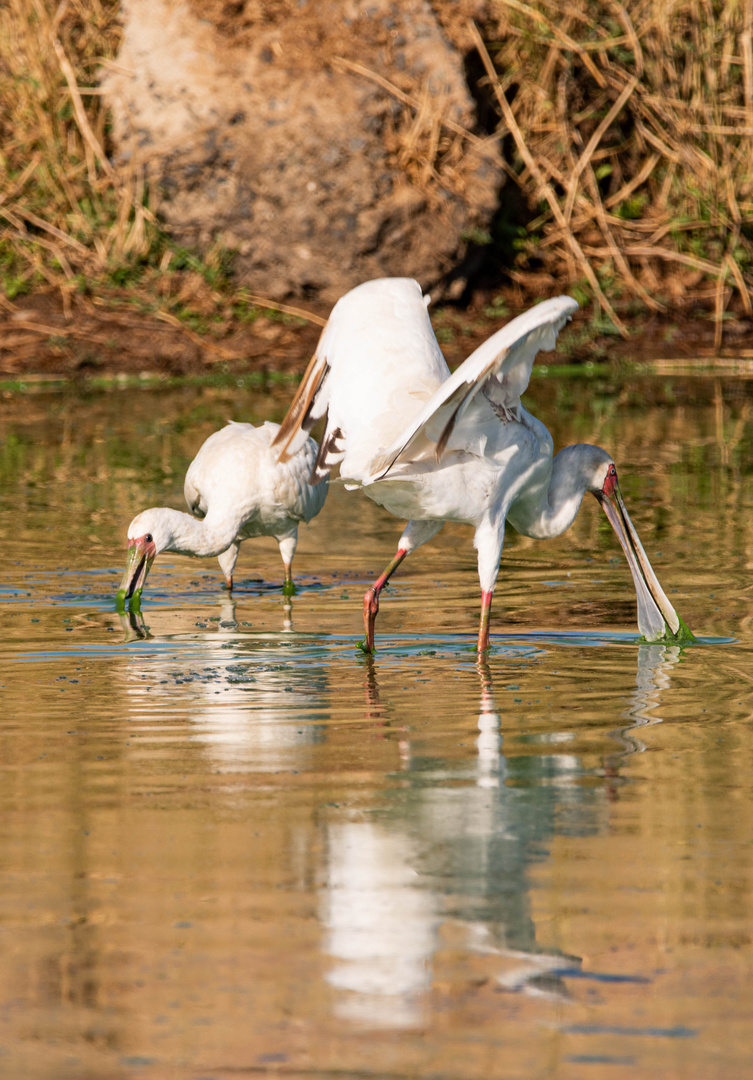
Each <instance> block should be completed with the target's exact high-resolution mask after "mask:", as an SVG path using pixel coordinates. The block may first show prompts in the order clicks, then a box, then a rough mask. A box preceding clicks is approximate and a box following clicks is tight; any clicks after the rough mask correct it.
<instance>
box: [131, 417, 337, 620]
mask: <svg viewBox="0 0 753 1080" xmlns="http://www.w3.org/2000/svg"><path fill="white" fill-rule="evenodd" d="M279 430H280V428H279V424H272V423H269V422H267V423H265V424H262V425H261V427H254V426H253V424H237V423H234V422H233V421H231V422H230V423H229V424H228V425H227V426H226V427H224V428H221V429H220V430H219V431H215V433H214V434H213V435H210V436H209V438H208V439H207V440H206V442H205V443H204V444H203V446H202V447H201V449H200V450H199V452H198V454H197V455H196V457H195V458H194V459H193V461H192V462H191V464H190V465H189V466H188V472H187V473H186V480H185V485H184V488H183V493H184V495H185V499H186V503H187V504H188V508H189V510H190V511H191V514H193V515H195V516H193V517H192V516H191V514H186V513H183V511H181V510H171V509H169V508H168V507H164V506H160V507H152V509H151V510H144V511H143V512H142V513H140V514H138V515H137V516H136V517H135V518H134V519H133V521H132V522H131V524H130V525H129V526H128V561H127V563H126V569H125V573H124V574H123V580H122V581H121V583H120V589H119V590H118V601H119V602H120V603H121V604H122V603H123V601H125V600H130V599H131V597H134V596H135V597H136V598H137V599H138V597H139V596H140V595H141V591H142V589H143V588H144V583H145V581H146V577H147V574H148V573H149V567H150V566H151V564H152V561H153V560H154V557H155V556H156V555H158V554H159V553H160V551H175V552H178V553H179V554H181V555H195V556H205V555H206V556H210V555H216V556H218V558H219V563H220V567H221V568H222V572H223V574H224V575H225V581H226V583H227V587H228V589H232V587H233V570H234V568H235V563H236V560H237V558H238V549H239V547H240V544H241V542H242V541H243V540H249V539H251V538H252V537H254V536H273V537H274V538H275V540H277V542H278V544H279V545H280V554H281V555H282V561H283V565H284V567H285V586H284V589H285V591H286V592H288V593H289V592H292V590H293V579H292V577H291V564H292V562H293V555H294V554H295V549H296V545H297V543H298V524H299V522H301V521H306V522H308V521H311V519H312V518H313V517H316V515H317V514H318V513H319V511H320V510H321V508H322V506H324V500H325V498H326V496H327V486H326V484H325V485H323V486H319V485H317V486H313V485H312V484H310V483H309V482H308V475H309V473H310V472H311V470H312V468H313V467H314V463H315V460H316V454H317V450H318V447H317V444H316V443H315V442H314V440H313V439H307V438H305V436H304V439H303V440H302V441H301V442H300V445H299V447H298V448H297V450H296V452H295V453H294V454H293V455H292V456H290V457H289V459H288V460H286V461H285V462H284V463H280V462H278V461H277V456H278V455H277V451H275V450H273V449H272V444H273V440H274V439H275V437H276V435H277V434H278V432H279Z"/></svg>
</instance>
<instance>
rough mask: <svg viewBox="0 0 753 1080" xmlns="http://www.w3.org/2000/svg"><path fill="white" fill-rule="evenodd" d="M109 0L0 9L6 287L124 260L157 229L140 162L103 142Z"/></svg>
mask: <svg viewBox="0 0 753 1080" xmlns="http://www.w3.org/2000/svg"><path fill="white" fill-rule="evenodd" d="M118 10H119V4H118V3H117V2H116V0H67V2H65V0H64V2H63V3H60V4H59V5H57V6H56V5H54V4H52V3H50V2H49V0H6V2H5V3H4V4H3V5H2V7H0V57H2V60H1V61H0V99H1V100H2V101H3V110H2V114H1V116H0V145H1V146H2V151H1V152H0V193H1V194H0V268H1V269H2V276H3V283H4V285H5V289H6V292H7V293H8V294H10V295H12V294H13V293H15V292H18V291H22V290H23V289H24V288H26V287H28V286H29V284H30V283H32V284H33V283H37V282H40V281H47V282H48V283H50V284H52V285H55V286H59V287H60V288H61V290H62V292H63V296H64V298H67V297H69V294H70V292H71V291H72V289H74V288H75V287H76V278H77V276H78V275H81V274H84V275H89V274H91V273H93V272H99V271H102V270H104V269H105V268H108V269H112V268H113V267H117V266H121V265H124V264H128V263H132V262H133V261H134V260H138V259H140V258H143V257H144V256H145V255H146V254H147V252H149V251H150V249H151V248H152V247H153V244H154V239H155V235H156V232H157V230H156V229H155V219H154V214H153V211H152V209H151V207H150V206H149V188H148V184H147V182H146V178H145V176H144V174H143V171H142V172H139V171H137V170H135V169H134V170H131V171H129V172H127V173H122V172H117V171H116V170H115V169H114V168H113V166H112V165H111V164H110V161H109V160H108V157H107V154H106V151H105V146H106V137H107V131H106V128H107V116H106V111H105V109H104V108H103V106H102V102H101V98H100V96H99V93H98V87H97V71H98V69H99V67H100V66H101V64H102V63H103V62H106V61H107V60H109V59H111V58H112V56H113V55H114V53H115V52H116V50H117V46H118V42H119V37H120V30H119V26H118V22H117V16H118Z"/></svg>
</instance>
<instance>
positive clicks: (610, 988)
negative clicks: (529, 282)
mask: <svg viewBox="0 0 753 1080" xmlns="http://www.w3.org/2000/svg"><path fill="white" fill-rule="evenodd" d="M289 397H290V389H289V388H287V389H284V388H281V389H278V390H275V391H270V393H269V394H266V395H261V394H250V393H249V392H248V391H246V390H242V389H239V388H237V387H236V388H233V389H209V388H201V389H200V388H189V389H183V390H171V391H163V392H159V391H149V392H143V391H142V392H136V391H125V390H124V391H120V392H115V391H112V392H109V393H104V392H103V393H100V394H91V395H89V396H88V397H81V396H75V395H72V394H68V393H58V394H52V393H49V394H48V393H39V394H35V395H32V396H29V397H19V396H6V397H5V398H4V399H2V400H0V435H1V436H2V444H1V447H0V468H1V470H2V472H1V478H0V531H1V533H2V544H3V567H4V573H3V578H2V581H1V582H0V599H2V605H1V606H0V624H1V625H2V643H1V644H0V690H1V692H2V711H1V713H0V747H1V748H2V752H1V755H0V769H1V770H2V782H1V783H0V1075H2V1076H7V1077H9V1078H14V1080H15V1078H24V1080H38V1078H44V1080H95V1078H96V1080H109V1078H118V1080H119V1078H121V1077H129V1076H139V1077H144V1078H147V1080H157V1078H159V1080H162V1078H170V1080H173V1078H175V1080H210V1078H214V1080H229V1078H231V1077H242V1076H259V1075H262V1076H263V1075H270V1076H272V1075H275V1076H278V1075H279V1076H290V1077H294V1078H301V1080H304V1078H308V1077H320V1078H330V1077H331V1078H339V1080H347V1078H350V1077H358V1078H360V1077H374V1078H382V1077H386V1078H395V1080H402V1078H406V1080H407V1078H414V1077H416V1078H421V1080H424V1078H426V1080H428V1078H432V1080H433V1078H439V1077H441V1078H452V1080H476V1078H479V1080H481V1078H484V1080H486V1078H491V1080H497V1078H523V1080H528V1078H534V1077H542V1078H544V1077H547V1078H548V1077H557V1078H564V1080H570V1078H573V1080H575V1078H578V1080H580V1078H582V1077H595V1078H597V1080H601V1078H605V1077H606V1078H611V1077H618V1076H625V1077H630V1078H631V1080H633V1078H636V1077H638V1078H647V1080H648V1078H652V1080H653V1078H655V1077H657V1076H662V1077H683V1078H688V1077H689V1078H695V1077H698V1078H708V1077H725V1078H727V1077H743V1076H747V1075H751V1072H753V1025H751V1002H752V1001H753V970H752V964H753V947H752V945H751V933H752V932H753V805H752V803H753V733H752V731H751V720H752V719H753V662H751V661H752V656H753V648H752V647H753V630H752V629H751V613H752V612H753V573H752V572H751V571H752V569H753V513H752V511H753V434H752V431H751V412H752V408H751V402H752V401H753V386H752V385H751V384H750V383H746V382H745V381H743V380H738V379H731V378H730V379H727V380H718V381H716V382H714V381H712V380H709V379H691V378H685V379H683V378H675V379H670V378H666V379H662V380H659V379H642V380H638V379H635V378H633V379H626V380H624V381H620V380H619V379H615V380H614V381H613V382H605V381H598V380H588V381H585V380H584V381H577V382H574V381H571V380H564V379H561V380H559V379H546V380H540V381H538V382H537V383H536V384H535V385H534V386H533V387H532V393H531V394H530V395H529V398H528V404H529V408H531V409H532V411H534V412H535V413H536V414H537V415H538V416H539V417H541V418H542V419H543V420H544V421H545V422H546V423H547V424H548V426H549V427H550V429H551V430H552V432H553V435H554V437H555V443H556V444H557V445H558V446H560V445H563V444H564V443H566V442H574V441H592V442H598V443H600V444H601V445H603V446H606V447H608V448H609V449H610V450H611V451H612V452H613V453H614V456H615V459H616V461H617V463H618V469H619V470H620V479H621V484H622V488H623V491H624V493H625V496H626V500H627V502H628V505H629V508H630V511H631V514H632V517H633V520H634V522H635V524H636V527H637V529H638V531H639V533H640V535H641V537H642V539H643V541H644V545H645V547H646V549H647V551H648V554H649V556H650V558H651V560H652V562H653V564H654V567H655V569H656V570H657V573H658V575H659V577H660V579H661V581H662V583H663V585H664V587H665V589H666V590H667V592H668V594H669V595H670V598H671V599H672V601H673V602H674V603H675V605H676V606H677V608H678V610H679V611H680V613H681V614H682V615H683V617H684V618H685V620H686V621H687V622H688V624H689V625H690V626H691V627H692V628H693V629H694V630H695V631H696V633H697V634H699V635H701V637H702V640H701V641H700V642H699V643H698V644H696V645H693V646H690V647H687V648H684V649H679V648H676V647H665V646H661V645H645V644H639V642H638V638H637V630H636V627H635V605H634V594H633V590H632V585H631V583H630V578H629V575H628V571H627V567H626V565H625V562H624V559H623V557H622V554H621V552H620V550H619V548H618V546H617V544H616V541H615V540H614V538H613V536H612V534H611V530H610V529H609V526H608V524H607V523H606V521H604V520H603V515H601V514H600V512H599V509H598V506H597V505H596V503H595V501H594V500H588V504H586V505H584V507H583V508H582V510H581V513H580V515H579V518H578V520H577V521H576V524H575V526H574V527H573V528H572V529H571V530H570V532H569V533H568V534H566V535H565V536H564V537H562V538H561V539H559V540H557V541H550V542H548V543H537V542H534V541H528V540H525V539H522V538H520V537H517V536H516V535H515V534H514V533H513V532H512V530H510V531H509V533H508V538H507V546H506V549H505V553H504V555H503V563H502V571H501V574H500V582H499V586H498V590H497V594H496V596H495V604H494V609H493V615H492V641H493V647H492V651H491V655H490V658H489V662H488V664H487V665H485V666H484V667H482V668H479V667H478V666H477V664H476V661H475V657H474V652H473V647H474V643H475V634H476V626H477V617H478V607H479V590H478V580H477V575H476V567H475V555H474V552H473V549H472V544H471V534H470V530H469V529H466V528H462V527H456V526H446V527H445V529H444V530H443V531H442V532H441V533H440V534H439V535H438V536H437V537H436V538H435V540H434V541H433V542H432V543H430V544H429V545H427V546H426V548H425V549H422V550H421V551H419V552H417V553H416V554H415V555H414V556H413V557H412V558H411V559H410V560H408V561H406V563H405V564H404V565H403V566H402V567H401V569H400V571H399V572H398V574H397V575H396V577H395V579H394V584H393V585H391V586H390V588H389V589H388V590H387V591H386V592H385V593H384V595H383V600H382V610H381V612H380V615H379V619H378V621H377V644H378V652H377V655H376V657H375V658H374V660H373V661H370V660H368V659H366V658H365V657H363V656H362V655H359V654H358V653H357V652H356V649H355V642H356V639H357V637H358V636H359V633H360V632H361V615H360V612H361V601H362V597H363V592H364V589H365V587H366V585H367V584H368V583H370V581H371V580H372V579H373V578H374V577H375V576H376V575H377V574H378V572H379V571H380V570H381V569H382V567H383V566H384V565H385V563H386V562H387V561H388V559H389V558H390V557H391V556H392V554H393V552H394V547H395V542H396V540H397V537H398V535H399V533H400V529H401V524H400V523H399V522H397V521H395V519H392V518H390V517H389V515H387V514H386V513H385V512H383V511H382V510H380V509H379V508H378V507H376V506H374V505H373V504H371V503H370V502H369V501H368V500H366V499H365V498H363V497H362V496H361V495H360V494H359V493H355V492H353V493H349V492H345V491H343V490H341V489H339V488H337V487H334V488H333V491H332V494H331V496H330V499H329V500H328V503H327V506H326V507H325V510H324V512H323V513H322V514H321V516H320V517H319V518H318V519H317V520H316V521H315V522H314V523H313V524H312V526H310V527H309V528H308V529H307V530H304V531H302V533H301V538H300V543H299V550H298V554H297V556H296V561H295V564H294V572H295V575H296V577H297V580H298V583H299V591H298V593H297V595H296V596H295V597H293V599H292V601H291V602H288V601H285V600H284V599H283V597H282V593H281V588H280V586H281V579H282V564H281V562H280V559H279V556H278V553H277V546H276V544H275V543H274V541H264V540H262V541H250V542H248V543H247V544H245V545H244V547H243V548H242V551H241V558H240V561H239V565H238V570H237V581H238V588H237V589H236V591H235V593H234V594H233V596H232V598H230V597H229V596H228V594H227V593H225V592H224V591H223V590H222V589H221V588H220V581H221V575H220V573H219V567H218V566H217V564H216V562H215V561H210V560H203V561H190V560H187V559H183V558H180V557H177V556H171V555H167V554H163V555H162V556H160V557H158V559H157V561H156V562H155V565H154V567H153V569H152V573H151V575H150V579H149V583H148V586H147V590H146V592H145V594H144V601H143V611H142V616H141V617H140V618H139V617H137V616H136V615H133V616H131V617H130V618H129V617H128V616H127V615H124V616H120V615H118V613H117V612H116V611H115V608H114V592H115V589H116V588H117V584H118V582H119V579H120V575H121V573H122V569H123V562H124V536H125V529H126V526H127V524H128V521H129V520H130V518H131V517H132V516H133V514H134V513H135V512H136V511H137V510H139V509H143V508H145V507H146V506H149V505H160V504H162V505H173V506H176V507H179V506H181V504H182V482H183V475H184V473H185V469H186V466H187V464H188V462H189V461H190V459H191V457H192V456H193V454H194V453H195V452H196V450H197V449H198V446H199V445H200V443H201V442H202V440H203V439H204V438H205V437H206V436H207V435H208V434H209V433H210V432H211V431H212V430H214V429H215V428H216V427H218V426H220V425H221V424H222V423H223V422H224V421H225V420H226V419H228V418H234V419H251V420H253V421H260V420H262V419H267V418H269V419H280V418H281V416H282V414H283V413H284V411H285V406H286V403H287V400H288V399H289ZM589 504H590V505H589Z"/></svg>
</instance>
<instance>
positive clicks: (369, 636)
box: [362, 548, 408, 653]
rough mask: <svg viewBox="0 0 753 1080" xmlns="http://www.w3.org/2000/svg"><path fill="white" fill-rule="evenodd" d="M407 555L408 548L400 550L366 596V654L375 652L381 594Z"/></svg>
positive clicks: (364, 648) (367, 591) (364, 610)
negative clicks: (375, 629)
mask: <svg viewBox="0 0 753 1080" xmlns="http://www.w3.org/2000/svg"><path fill="white" fill-rule="evenodd" d="M407 554H408V552H407V550H406V548H398V549H397V554H396V555H395V558H394V559H393V560H392V562H391V563H390V564H389V566H387V567H386V568H385V570H384V572H383V573H382V574H381V575H380V576H379V577H378V578H377V579H376V581H375V582H374V584H373V585H372V586H371V588H370V589H367V590H366V595H365V596H364V598H363V628H364V630H365V632H366V640H365V641H364V643H363V646H362V648H363V651H364V652H367V653H373V651H374V623H375V622H376V617H377V612H378V611H379V594H380V592H381V591H382V589H383V588H384V586H385V585H386V584H387V582H388V581H389V580H390V578H391V577H392V575H393V574H394V573H395V571H396V570H397V568H398V566H399V565H400V563H401V562H402V561H403V559H404V558H405V556H406V555H407Z"/></svg>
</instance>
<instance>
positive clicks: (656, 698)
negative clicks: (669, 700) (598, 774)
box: [604, 642, 691, 799]
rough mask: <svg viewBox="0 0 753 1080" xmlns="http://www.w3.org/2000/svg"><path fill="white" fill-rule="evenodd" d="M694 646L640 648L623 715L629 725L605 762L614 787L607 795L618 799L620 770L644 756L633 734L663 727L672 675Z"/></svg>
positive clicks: (641, 744) (616, 734)
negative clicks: (627, 761) (665, 695)
mask: <svg viewBox="0 0 753 1080" xmlns="http://www.w3.org/2000/svg"><path fill="white" fill-rule="evenodd" d="M687 647H691V646H686V647H683V646H680V645H660V644H658V643H651V642H647V643H644V644H641V645H639V646H638V670H637V672H636V676H635V690H634V691H633V692H632V694H630V696H629V698H628V708H627V709H626V710H625V712H624V713H623V716H624V718H625V719H626V720H627V721H628V724H627V726H626V727H622V728H619V729H618V730H617V731H613V732H612V738H613V739H614V740H615V741H616V742H617V743H618V744H619V746H620V749H619V750H618V751H617V752H616V753H614V754H609V755H608V756H607V757H606V758H605V760H604V776H605V777H607V778H608V780H609V781H610V783H609V784H608V786H607V795H608V797H609V798H610V799H615V798H617V791H618V786H619V785H618V783H617V781H619V780H621V777H620V768H621V766H622V765H623V763H624V760H625V758H627V757H630V756H631V755H632V754H642V753H643V751H644V750H645V749H646V744H645V743H644V742H643V740H642V739H639V738H637V737H636V736H635V735H634V734H633V732H634V731H635V730H636V729H637V728H641V727H649V726H651V725H654V724H661V723H662V717H661V716H660V715H659V714H658V713H657V711H656V710H657V709H658V708H659V707H660V706H661V703H662V695H663V692H664V691H666V690H668V689H669V688H670V686H671V679H670V672H671V671H672V668H673V667H674V666H675V665H676V664H678V663H679V661H680V659H681V657H682V654H683V652H684V651H685V648H687Z"/></svg>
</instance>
